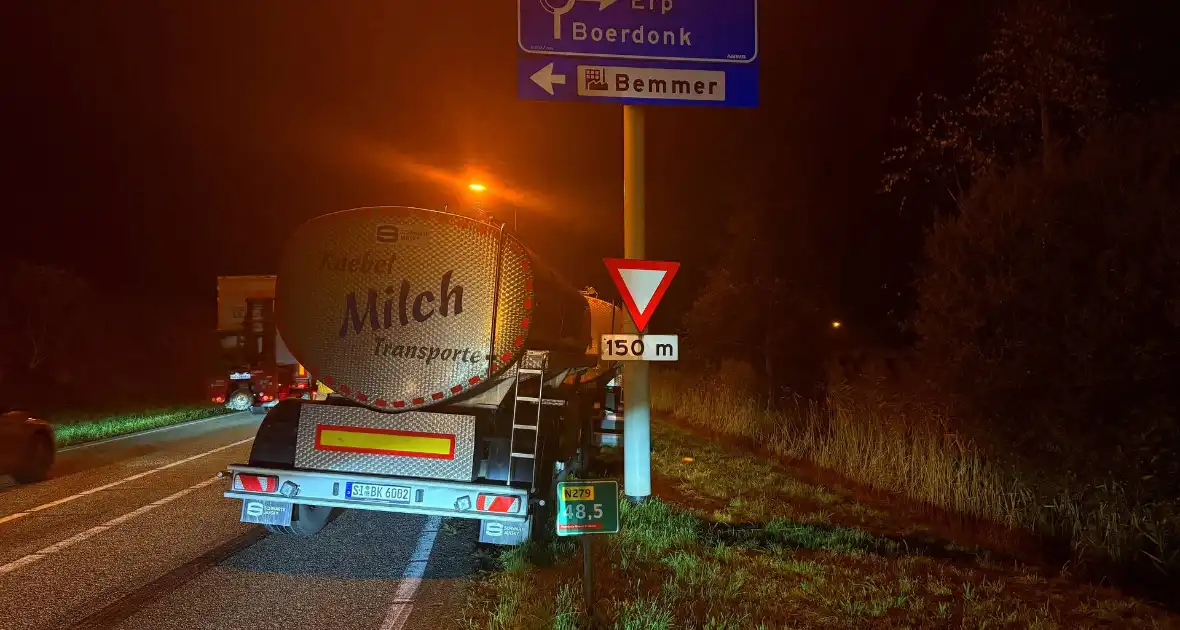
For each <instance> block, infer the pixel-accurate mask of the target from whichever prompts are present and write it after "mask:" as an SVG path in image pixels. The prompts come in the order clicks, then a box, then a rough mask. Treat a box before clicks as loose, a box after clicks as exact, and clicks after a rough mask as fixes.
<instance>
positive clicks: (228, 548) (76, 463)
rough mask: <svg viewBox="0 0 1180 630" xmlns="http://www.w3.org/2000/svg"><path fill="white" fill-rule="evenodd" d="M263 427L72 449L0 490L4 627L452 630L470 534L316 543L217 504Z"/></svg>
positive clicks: (409, 519)
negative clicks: (28, 478) (45, 476)
mask: <svg viewBox="0 0 1180 630" xmlns="http://www.w3.org/2000/svg"><path fill="white" fill-rule="evenodd" d="M259 420H260V418H259V417H258V416H251V415H249V414H245V413H242V414H234V415H230V416H224V417H221V418H217V419H213V420H208V421H203V422H199V423H194V424H190V425H186V426H182V427H178V428H174V429H169V430H165V431H156V432H152V433H149V434H146V435H140V436H135V437H131V438H126V439H121V440H114V441H110V442H105V443H100V444H94V445H89V446H84V447H81V448H73V449H68V450H65V451H63V452H61V453H59V455H58V460H57V462H56V463H55V465H54V469H53V471H52V472H51V476H50V479H49V480H47V481H45V482H43V483H39V484H32V485H27V486H18V485H13V484H11V483H9V482H7V481H6V480H5V481H0V628H3V629H5V630H8V629H12V630H18V629H19V630H24V629H34V628H35V629H42V628H44V629H50V628H53V629H58V628H79V629H81V628H85V629H87V630H102V629H107V628H119V629H128V630H131V629H149V628H150V629H153V630H155V629H169V628H177V629H181V628H183V629H185V630H193V629H196V628H210V629H212V628H227V629H228V628H234V629H239V628H240V629H255V628H258V629H264V628H276V629H278V628H282V629H283V630H289V629H292V628H309V629H329V628H348V629H350V630H352V629H356V630H360V629H367V628H373V629H380V630H402V629H411V628H431V629H435V628H448V627H453V625H454V620H455V615H457V614H458V612H459V608H460V606H461V603H462V602H461V597H462V591H461V588H462V580H461V578H463V577H464V576H466V575H468V574H469V573H470V572H471V570H472V569H473V568H474V564H475V558H474V555H475V554H474V553H473V550H474V547H475V541H476V539H477V538H478V530H477V528H476V527H475V524H474V523H473V522H470V521H465V520H461V519H455V520H449V519H442V520H440V519H438V518H428V517H424V516H411V515H400V514H383V513H375V512H344V513H343V514H342V515H341V516H340V517H339V518H338V519H336V520H335V521H334V522H332V523H330V524H329V525H328V526H327V527H326V528H325V529H324V530H323V531H322V532H320V534H319V535H317V536H316V537H314V538H310V539H299V538H293V537H288V536H279V535H269V534H267V533H266V532H265V530H263V529H262V528H260V527H257V526H253V525H244V524H242V523H239V522H238V516H239V510H240V507H239V504H238V502H236V501H231V500H228V499H224V498H222V497H221V493H222V492H223V491H224V489H225V487H226V485H227V484H228V480H221V479H217V478H216V476H215V475H216V473H217V472H218V471H219V470H224V469H225V467H226V465H228V464H230V463H235V462H239V463H240V462H244V461H246V458H247V455H248V453H249V449H250V441H251V439H252V438H253V435H254V430H255V429H256V427H257V425H258V422H259Z"/></svg>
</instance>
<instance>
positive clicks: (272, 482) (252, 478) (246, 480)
mask: <svg viewBox="0 0 1180 630" xmlns="http://www.w3.org/2000/svg"><path fill="white" fill-rule="evenodd" d="M234 490H245V491H246V492H278V491H279V478H278V477H272V476H270V475H247V474H239V475H234Z"/></svg>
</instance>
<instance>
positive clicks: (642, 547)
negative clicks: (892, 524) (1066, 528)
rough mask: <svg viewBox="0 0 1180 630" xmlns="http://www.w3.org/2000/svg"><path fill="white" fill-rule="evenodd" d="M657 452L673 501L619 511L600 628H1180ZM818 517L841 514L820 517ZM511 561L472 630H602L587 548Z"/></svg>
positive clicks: (768, 481) (656, 467)
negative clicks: (933, 552) (591, 607)
mask: <svg viewBox="0 0 1180 630" xmlns="http://www.w3.org/2000/svg"><path fill="white" fill-rule="evenodd" d="M652 445H653V453H652V461H653V475H654V476H653V482H654V483H653V488H654V490H655V492H656V495H657V497H658V498H653V499H652V500H649V501H647V502H645V503H643V504H640V505H633V504H631V503H630V502H628V501H626V500H624V501H622V502H620V505H619V509H620V517H621V526H622V529H621V532H620V533H619V534H618V535H616V536H604V537H596V541H597V551H596V554H595V557H596V562H595V572H596V576H597V577H596V581H597V593H598V600H597V604H596V612H597V614H596V616H597V617H599V623H598V624H596V625H595V626H594V627H604V628H614V629H619V630H622V629H636V630H638V629H644V630H647V629H652V628H668V629H673V628H675V629H690V628H693V629H706V628H707V629H711V630H721V629H726V630H728V629H734V630H736V629H739V628H741V629H745V628H857V627H883V628H903V627H970V628H993V627H1031V628H1062V629H1064V628H1085V627H1095V626H1102V625H1109V624H1111V623H1117V624H1118V625H1119V626H1120V627H1144V628H1163V627H1174V626H1175V625H1176V624H1175V619H1173V618H1171V617H1169V616H1168V615H1167V614H1166V613H1165V612H1163V611H1161V610H1159V609H1157V608H1153V607H1151V606H1148V605H1146V604H1144V603H1142V602H1140V601H1137V600H1134V599H1131V598H1128V597H1124V596H1121V595H1119V594H1118V593H1115V592H1112V591H1109V590H1102V589H1098V588H1096V587H1092V586H1087V585H1081V584H1074V583H1070V582H1068V581H1067V580H1065V579H1063V578H1061V577H1046V576H1044V575H1041V574H1038V573H1037V572H1035V571H1031V570H1029V569H1027V568H1024V567H1020V566H1014V565H1005V566H1000V565H997V564H994V563H992V562H991V561H990V560H988V559H987V558H986V557H984V556H974V557H973V556H971V554H972V553H973V552H972V551H971V550H970V549H969V548H964V549H963V550H962V551H961V554H960V555H962V556H966V558H965V559H964V558H958V557H956V559H954V560H951V559H947V558H945V557H942V556H929V555H923V553H924V552H923V551H922V550H920V549H918V548H912V547H911V546H909V545H907V544H901V543H899V542H896V541H895V540H894V539H893V538H890V537H887V536H885V535H882V534H881V533H878V532H877V531H876V530H877V529H879V528H881V527H884V526H885V525H887V523H886V522H885V521H883V520H881V519H880V518H877V516H883V515H875V514H874V513H873V512H871V511H868V510H866V509H865V508H864V506H862V505H861V504H859V503H858V502H856V501H855V500H854V499H852V498H850V497H849V496H846V495H845V494H844V493H842V492H840V491H838V490H836V489H825V488H820V487H816V486H812V485H810V484H808V483H805V482H803V481H799V480H798V479H793V478H792V477H791V476H790V474H789V473H788V472H787V471H786V470H785V469H783V468H780V467H778V466H775V465H773V464H770V463H768V462H766V461H765V460H763V459H760V457H759V456H757V455H754V454H751V453H749V452H734V451H732V450H730V451H727V450H725V449H723V448H722V447H720V446H719V445H717V444H716V443H715V441H711V440H708V439H705V438H702V437H699V436H697V435H695V434H693V433H690V432H688V431H686V430H684V429H681V428H678V427H676V426H671V425H668V424H664V423H659V422H657V423H654V424H653V427H652ZM689 453H691V455H689ZM686 458H688V459H691V461H686ZM742 471H754V472H753V473H749V474H745V473H743V472H742ZM735 497H740V498H741V499H742V501H743V505H742V507H741V509H740V510H735V508H734V506H733V499H734V498H735ZM817 504H822V505H824V506H825V510H826V511H824V512H822V513H817V511H816V510H815V509H814V505H817ZM750 506H755V507H750ZM739 516H740V518H739ZM822 517H827V519H828V520H826V521H825V520H823V518H822ZM948 546H950V545H948ZM538 558H542V559H543V560H541V561H538V560H537V559H538ZM499 561H500V566H499V568H498V570H495V571H492V572H491V573H489V574H487V575H485V576H483V577H482V578H481V579H479V580H478V581H476V582H475V583H474V584H473V585H472V589H471V596H470V598H469V601H468V603H467V607H466V613H465V619H466V622H467V623H466V626H467V627H468V628H471V629H476V628H478V629H481V630H482V629H484V628H488V629H500V628H520V629H525V630H532V629H538V630H539V629H541V628H545V629H549V628H560V629H562V630H575V629H581V628H589V627H591V626H590V624H588V622H587V620H586V615H585V612H584V611H583V610H582V606H581V597H580V594H581V581H580V577H581V564H582V562H581V555H580V552H579V551H578V545H577V544H576V543H575V542H573V541H572V539H569V538H564V539H560V540H559V541H558V542H555V543H553V544H550V545H548V546H540V545H536V544H528V545H525V546H523V547H520V548H516V549H509V550H506V551H504V552H503V553H501V554H500V555H499Z"/></svg>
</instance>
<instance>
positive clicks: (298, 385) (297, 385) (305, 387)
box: [295, 381, 307, 389]
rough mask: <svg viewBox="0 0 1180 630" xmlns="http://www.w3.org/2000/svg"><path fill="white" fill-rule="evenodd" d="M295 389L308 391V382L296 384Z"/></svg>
mask: <svg viewBox="0 0 1180 630" xmlns="http://www.w3.org/2000/svg"><path fill="white" fill-rule="evenodd" d="M295 389H307V382H305V381H299V382H297V383H295Z"/></svg>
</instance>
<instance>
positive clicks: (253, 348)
mask: <svg viewBox="0 0 1180 630" xmlns="http://www.w3.org/2000/svg"><path fill="white" fill-rule="evenodd" d="M275 281H276V277H275V276H221V277H219V278H217V341H218V344H219V347H220V354H219V359H220V360H219V365H218V369H219V373H218V374H217V375H216V376H214V377H213V379H211V380H210V382H209V398H210V400H212V401H213V402H214V403H218V404H224V405H225V406H226V407H227V408H229V409H233V410H235V411H245V410H247V409H249V410H250V411H251V412H253V413H258V414H261V413H265V412H266V409H267V408H269V407H273V406H274V405H276V404H278V402H279V401H281V400H284V399H286V398H291V397H294V398H311V397H313V396H314V393H315V387H314V384H313V382H312V380H311V377H310V375H309V374H308V373H307V370H306V369H305V368H304V367H303V366H302V365H300V364H299V362H298V361H296V360H295V357H293V356H292V355H291V352H290V350H288V349H287V345H286V344H285V343H284V342H283V338H282V336H280V335H279V333H278V330H277V328H276V326H275V313H274V302H275Z"/></svg>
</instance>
